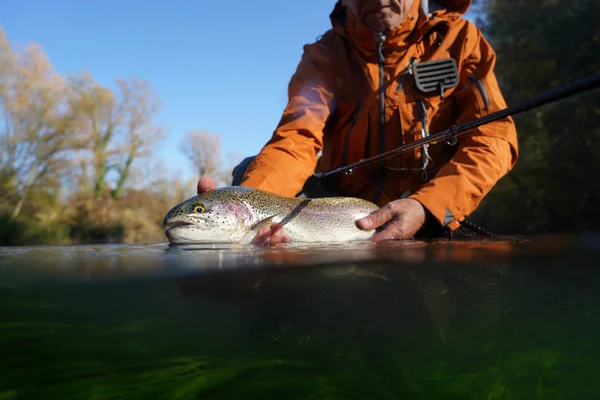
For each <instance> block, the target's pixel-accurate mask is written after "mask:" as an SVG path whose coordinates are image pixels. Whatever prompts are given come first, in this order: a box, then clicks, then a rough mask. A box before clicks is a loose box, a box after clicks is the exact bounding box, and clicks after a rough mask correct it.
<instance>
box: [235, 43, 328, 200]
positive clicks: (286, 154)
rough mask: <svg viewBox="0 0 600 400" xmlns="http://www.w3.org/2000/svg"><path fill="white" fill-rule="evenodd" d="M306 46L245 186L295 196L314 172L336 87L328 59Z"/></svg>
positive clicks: (247, 173)
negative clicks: (329, 74)
mask: <svg viewBox="0 0 600 400" xmlns="http://www.w3.org/2000/svg"><path fill="white" fill-rule="evenodd" d="M316 46H322V45H320V44H316V45H310V46H305V48H304V53H303V55H302V59H301V61H300V63H299V65H298V68H297V69H296V72H295V73H294V75H293V76H292V78H291V80H290V84H289V87H288V103H287V106H286V108H285V110H284V112H283V116H282V118H281V120H280V122H279V124H278V126H277V128H276V130H275V132H274V133H273V136H272V137H271V139H270V140H269V141H268V142H267V144H266V145H265V146H264V147H263V148H262V150H261V151H260V152H259V154H258V155H257V156H256V158H255V159H254V160H253V161H252V163H251V164H250V165H249V166H248V168H247V170H246V172H245V174H244V177H243V179H242V182H241V185H242V186H250V187H254V188H257V189H262V190H265V191H268V192H271V193H275V194H279V195H282V196H289V197H294V196H295V195H296V194H297V193H298V192H299V191H300V189H302V187H303V186H304V183H305V182H306V180H307V179H308V178H309V177H310V176H311V175H312V173H313V172H314V170H315V167H316V165H317V160H318V153H319V152H320V151H321V149H322V147H323V128H324V127H325V123H326V122H327V118H328V117H329V114H330V112H331V110H330V107H331V103H332V101H333V91H332V90H331V89H330V84H329V83H328V80H327V79H326V77H325V74H324V72H323V71H324V70H325V69H326V68H327V60H326V59H325V57H324V56H322V55H320V54H319V53H320V52H319V49H318V47H316Z"/></svg>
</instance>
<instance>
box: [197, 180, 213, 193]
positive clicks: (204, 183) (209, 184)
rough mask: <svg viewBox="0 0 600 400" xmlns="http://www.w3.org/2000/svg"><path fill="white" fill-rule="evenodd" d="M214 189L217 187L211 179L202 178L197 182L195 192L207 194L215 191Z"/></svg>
mask: <svg viewBox="0 0 600 400" xmlns="http://www.w3.org/2000/svg"><path fill="white" fill-rule="evenodd" d="M216 188H217V185H216V184H215V181H213V179H212V178H211V177H210V176H203V177H202V178H200V180H199V181H198V187H197V192H198V194H200V193H202V192H207V191H209V190H215V189H216Z"/></svg>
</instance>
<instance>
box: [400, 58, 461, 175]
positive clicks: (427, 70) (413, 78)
mask: <svg viewBox="0 0 600 400" xmlns="http://www.w3.org/2000/svg"><path fill="white" fill-rule="evenodd" d="M458 83H459V75H458V68H457V65H456V61H455V60H454V59H452V58H444V59H439V60H432V61H425V62H417V60H416V58H413V59H412V60H411V62H410V64H409V66H408V67H407V69H406V70H405V71H404V73H403V74H401V75H400V77H399V78H398V85H397V88H396V93H397V108H398V114H397V115H398V118H400V124H401V126H402V143H400V144H401V145H402V144H407V143H411V142H413V141H415V140H418V139H421V138H423V137H427V136H429V135H430V134H433V133H437V132H440V131H442V130H444V129H447V128H448V127H450V126H451V125H452V123H453V115H454V109H453V99H452V95H453V93H454V91H455V90H456V87H457V86H458ZM444 146H445V145H444V144H443V143H439V144H429V145H424V146H420V147H419V148H416V149H414V150H413V151H411V152H409V153H405V155H404V156H403V157H401V158H400V159H399V160H397V163H396V165H395V167H396V168H398V169H401V170H407V171H421V175H422V177H423V180H428V178H430V177H431V176H432V175H434V172H435V170H437V168H436V167H437V166H439V165H440V164H443V163H445V162H446V161H447V159H448V157H443V156H442V154H441V153H444V152H447V151H444V150H443V148H444ZM429 171H431V172H433V173H430V172H429Z"/></svg>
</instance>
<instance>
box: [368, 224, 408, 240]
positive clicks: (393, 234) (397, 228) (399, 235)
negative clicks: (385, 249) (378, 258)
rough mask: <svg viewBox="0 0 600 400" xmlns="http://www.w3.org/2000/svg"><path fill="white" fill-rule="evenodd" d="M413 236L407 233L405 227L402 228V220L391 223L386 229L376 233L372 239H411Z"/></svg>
mask: <svg viewBox="0 0 600 400" xmlns="http://www.w3.org/2000/svg"><path fill="white" fill-rule="evenodd" d="M410 238H411V236H408V235H406V233H405V229H403V228H402V223H401V222H400V221H398V222H397V221H394V222H391V223H389V224H388V225H387V226H386V227H385V229H383V230H381V231H380V232H377V233H375V234H374V235H373V236H371V241H373V242H381V241H383V240H394V239H410Z"/></svg>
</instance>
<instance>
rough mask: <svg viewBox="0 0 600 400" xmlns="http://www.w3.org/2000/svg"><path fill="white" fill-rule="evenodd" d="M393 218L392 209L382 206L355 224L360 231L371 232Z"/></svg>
mask: <svg viewBox="0 0 600 400" xmlns="http://www.w3.org/2000/svg"><path fill="white" fill-rule="evenodd" d="M392 217H393V212H392V209H391V208H390V207H388V206H384V207H382V208H380V209H379V210H377V211H373V212H372V213H371V214H369V215H367V216H366V217H363V218H361V219H359V220H358V221H356V224H357V225H358V227H359V228H360V229H364V230H371V229H375V228H378V227H380V226H381V225H383V224H385V223H386V222H388V221H389V220H390V219H392Z"/></svg>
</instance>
